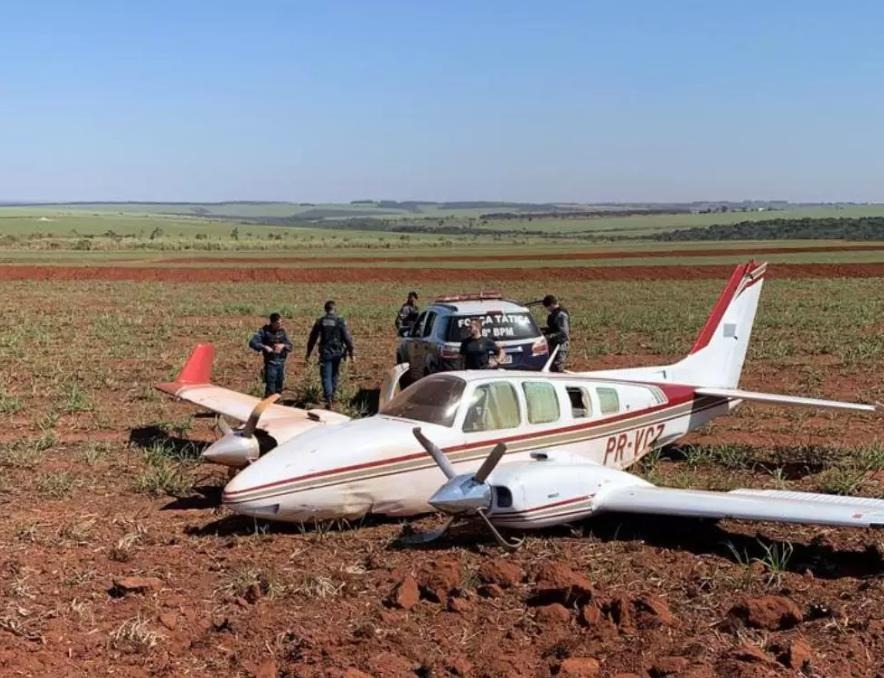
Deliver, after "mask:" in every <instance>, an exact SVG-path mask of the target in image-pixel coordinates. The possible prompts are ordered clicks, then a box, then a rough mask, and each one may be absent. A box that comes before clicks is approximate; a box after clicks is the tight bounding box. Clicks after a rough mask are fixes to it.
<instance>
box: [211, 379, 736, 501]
mask: <svg viewBox="0 0 884 678" xmlns="http://www.w3.org/2000/svg"><path fill="white" fill-rule="evenodd" d="M670 388H671V387H670ZM667 390H668V389H667ZM671 392H672V393H678V398H677V399H675V400H670V401H669V402H668V403H663V404H661V405H656V406H654V407H648V408H646V409H643V410H636V411H635V412H627V413H625V414H618V415H614V416H613V417H608V418H607V419H600V420H598V421H594V422H591V423H586V424H574V425H571V426H563V427H561V428H556V429H548V430H545V431H534V432H532V433H523V434H521V435H514V436H508V437H506V438H491V439H487V440H481V441H478V442H475V443H467V444H464V445H455V446H453V447H446V448H443V452H446V453H450V452H462V451H464V450H470V449H475V448H479V447H487V446H488V445H496V444H497V443H500V442H502V443H507V442H514V441H517V440H530V439H531V438H539V437H544V436H549V435H556V434H558V433H567V432H570V431H580V430H589V429H592V428H596V427H599V426H605V425H608V424H611V423H616V422H618V421H626V420H629V419H636V418H638V417H643V416H645V415H647V414H651V413H653V412H658V411H660V410H665V409H669V408H672V407H677V406H679V405H683V404H684V403H686V402H688V401H690V400H692V399H693V398H694V391H693V389H692V388H689V387H679V388H678V389H675V388H672V389H671ZM667 395H669V394H668V393H667ZM723 400H725V401H726V399H723ZM424 456H426V452H424V451H423V450H421V451H420V452H413V453H410V454H404V455H400V456H398V457H390V458H387V459H377V460H375V461H367V462H364V463H362V464H351V465H349V466H339V467H337V468H333V469H325V470H323V471H316V472H314V473H307V474H305V475H302V476H293V477H291V478H286V479H284V480H275V481H273V482H272V483H265V484H264V485H256V486H254V487H249V488H246V489H243V490H236V491H234V492H225V493H224V496H225V497H228V498H229V497H235V496H236V495H241V494H245V493H247V492H255V491H256V490H264V489H267V488H271V487H277V486H279V485H284V484H287V483H291V482H294V481H300V480H309V479H311V478H319V477H322V476H328V475H333V474H336V473H345V472H347V471H358V470H359V469H364V468H372V467H375V466H384V465H387V464H397V463H399V462H403V461H411V460H412V459H419V458H421V457H424Z"/></svg>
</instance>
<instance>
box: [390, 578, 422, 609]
mask: <svg viewBox="0 0 884 678" xmlns="http://www.w3.org/2000/svg"><path fill="white" fill-rule="evenodd" d="M419 599H420V591H419V590H418V586H417V581H416V580H415V578H414V577H412V576H411V575H410V574H409V575H405V576H404V577H403V578H402V580H401V581H400V582H399V583H398V584H396V586H395V587H394V588H393V590H392V591H391V592H390V595H389V596H388V597H387V604H388V605H390V606H391V607H397V608H399V609H400V610H410V609H411V608H413V607H414V606H415V605H417V603H418V600H419Z"/></svg>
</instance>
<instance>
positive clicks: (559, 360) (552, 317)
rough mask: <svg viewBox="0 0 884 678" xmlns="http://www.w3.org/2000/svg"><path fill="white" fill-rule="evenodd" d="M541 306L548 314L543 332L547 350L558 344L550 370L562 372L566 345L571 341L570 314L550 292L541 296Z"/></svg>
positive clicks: (566, 352) (551, 349) (551, 350)
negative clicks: (547, 346) (557, 350)
mask: <svg viewBox="0 0 884 678" xmlns="http://www.w3.org/2000/svg"><path fill="white" fill-rule="evenodd" d="M543 307H544V308H545V309H546V310H547V312H548V313H549V315H548V316H547V318H546V327H544V328H543V330H544V331H543V333H544V335H546V341H547V343H549V352H550V353H552V352H553V350H554V349H555V348H556V347H557V346H558V348H559V352H558V353H556V357H555V359H554V360H553V363H552V365H551V366H550V371H551V372H564V371H565V359H566V358H567V357H568V347H569V344H570V341H571V316H570V315H569V314H568V311H566V310H565V309H564V308H563V307H562V306H560V305H559V300H558V299H556V298H555V296H554V295H552V294H547V295H546V296H545V297H544V298H543Z"/></svg>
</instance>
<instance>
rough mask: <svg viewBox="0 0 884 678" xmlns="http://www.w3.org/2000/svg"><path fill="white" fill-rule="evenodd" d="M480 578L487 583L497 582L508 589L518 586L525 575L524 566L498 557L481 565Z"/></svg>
mask: <svg viewBox="0 0 884 678" xmlns="http://www.w3.org/2000/svg"><path fill="white" fill-rule="evenodd" d="M478 575H479V580H480V581H482V582H483V583H485V584H497V585H498V586H500V587H501V588H504V589H507V588H511V587H513V586H517V585H518V584H519V583H520V582H521V581H522V579H523V578H524V576H525V573H524V572H523V571H522V568H521V567H519V566H518V565H516V564H515V563H512V562H509V561H507V560H502V559H500V558H496V559H494V560H489V561H487V562H484V563H482V565H481V566H479V572H478Z"/></svg>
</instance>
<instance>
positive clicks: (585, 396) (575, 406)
mask: <svg viewBox="0 0 884 678" xmlns="http://www.w3.org/2000/svg"><path fill="white" fill-rule="evenodd" d="M565 390H566V391H567V392H568V400H570V401H571V416H572V417H573V418H574V419H583V418H585V417H591V416H592V400H590V399H589V391H587V390H586V389H585V388H581V387H580V386H566V387H565Z"/></svg>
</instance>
